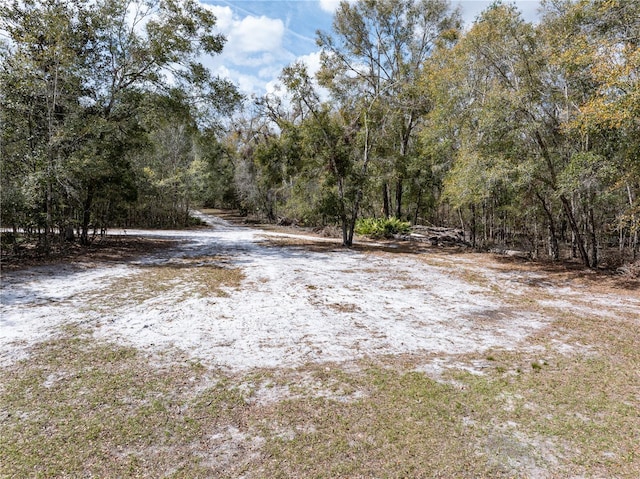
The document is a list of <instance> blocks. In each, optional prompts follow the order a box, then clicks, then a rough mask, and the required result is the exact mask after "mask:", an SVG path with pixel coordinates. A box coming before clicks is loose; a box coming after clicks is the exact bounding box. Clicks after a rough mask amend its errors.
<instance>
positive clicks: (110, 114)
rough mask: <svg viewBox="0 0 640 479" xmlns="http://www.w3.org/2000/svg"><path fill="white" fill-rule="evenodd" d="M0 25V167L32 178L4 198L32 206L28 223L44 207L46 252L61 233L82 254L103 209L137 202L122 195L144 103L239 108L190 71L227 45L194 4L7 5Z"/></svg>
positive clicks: (223, 90) (224, 88)
mask: <svg viewBox="0 0 640 479" xmlns="http://www.w3.org/2000/svg"><path fill="white" fill-rule="evenodd" d="M0 19H1V20H0V21H1V23H0V30H2V31H4V32H6V34H7V36H8V37H9V38H10V43H9V45H8V46H7V47H6V48H5V49H3V50H2V60H3V61H2V65H3V69H2V72H1V73H0V82H1V84H0V85H1V86H2V92H3V95H2V113H3V124H2V126H3V137H4V139H5V141H4V142H3V146H2V148H3V151H2V154H3V161H6V163H7V164H8V165H11V166H9V167H8V168H11V169H20V168H23V169H24V168H25V167H27V168H28V169H29V177H30V179H29V180H28V184H27V183H22V184H20V182H15V183H14V184H13V185H12V186H13V188H11V190H12V191H17V190H20V191H23V192H25V193H24V195H23V196H25V197H29V196H31V197H32V201H31V203H32V204H33V205H34V206H35V208H34V210H32V213H29V214H27V216H28V217H32V218H34V217H35V218H36V219H37V217H38V216H37V215H34V213H35V212H36V211H37V210H39V209H40V206H38V205H39V204H43V205H44V208H42V209H43V210H44V221H42V220H37V221H36V224H37V225H38V226H39V227H40V226H43V227H44V236H43V237H44V240H45V246H47V247H48V242H49V239H50V237H51V235H52V234H53V229H54V226H56V225H57V228H58V229H59V230H62V229H64V224H65V223H69V222H71V223H73V224H76V225H78V226H79V229H80V237H81V241H82V242H83V243H87V242H89V234H88V232H89V228H90V225H91V218H92V213H93V212H94V209H95V208H94V206H95V204H96V200H98V199H99V198H101V197H104V198H106V199H107V200H109V202H110V201H115V200H116V197H117V196H120V197H121V199H124V200H126V199H131V198H134V197H135V195H134V194H133V193H132V192H130V191H129V192H127V190H128V189H130V188H129V187H128V186H126V185H125V183H128V185H129V186H131V185H132V184H133V182H130V181H127V180H126V178H130V177H131V176H132V174H133V173H132V169H131V162H130V157H129V152H131V150H132V149H134V148H137V147H141V146H143V145H144V144H145V141H146V140H145V138H144V135H145V134H146V132H145V131H144V129H143V128H142V125H141V122H140V121H139V120H140V116H141V113H142V110H143V107H144V105H145V103H144V101H143V100H144V98H145V96H146V95H148V94H151V93H153V94H156V95H163V94H169V92H170V91H171V90H172V89H176V88H177V89H181V90H182V91H193V92H194V93H195V95H191V96H189V95H188V97H189V98H190V101H191V103H192V104H193V106H194V107H196V106H197V105H198V104H200V105H203V104H206V106H207V107H208V108H210V109H213V110H215V111H216V112H219V113H226V112H228V111H229V110H230V109H232V108H233V107H234V106H235V105H237V104H238V102H239V100H240V97H239V95H238V94H237V92H236V91H235V88H233V87H232V86H231V85H230V84H229V83H228V82H226V81H222V80H219V79H217V78H212V77H211V75H210V74H209V73H208V71H207V70H206V69H205V68H204V67H203V66H202V65H201V64H200V63H199V62H198V61H197V59H198V56H199V55H200V54H203V53H206V54H216V53H219V52H220V51H221V49H222V47H223V44H224V38H223V37H222V36H221V35H219V34H216V33H215V32H214V27H215V17H214V16H213V15H212V14H211V12H210V11H209V10H207V9H205V8H203V7H201V6H200V5H199V3H198V2H196V1H195V0H152V1H142V0H139V1H128V0H99V1H95V2H93V1H85V0H71V1H69V2H58V1H55V0H24V1H19V0H14V1H12V2H11V3H7V4H5V5H3V6H0ZM187 86H188V87H189V88H187ZM193 111H194V112H195V111H196V110H193ZM25 114H26V115H25ZM7 128H8V129H11V130H12V131H14V132H7V130H6V129H7ZM25 158H28V160H27V163H28V165H25V164H24V163H25ZM123 181H124V183H123ZM33 184H35V187H34V188H30V187H29V185H33ZM34 195H35V197H34ZM18 196H19V195H18ZM12 205H15V202H12V203H10V204H8V207H9V208H11V207H13V206H12ZM3 213H4V212H3ZM3 216H4V215H3ZM8 216H9V217H10V218H18V216H19V215H17V213H16V211H12V212H10V214H9V215H8Z"/></svg>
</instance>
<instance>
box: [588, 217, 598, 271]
mask: <svg viewBox="0 0 640 479" xmlns="http://www.w3.org/2000/svg"><path fill="white" fill-rule="evenodd" d="M589 222H590V223H591V231H590V232H589V233H590V234H591V267H593V268H597V267H598V262H599V261H598V260H599V258H598V236H597V233H596V220H595V215H594V213H593V206H590V207H589Z"/></svg>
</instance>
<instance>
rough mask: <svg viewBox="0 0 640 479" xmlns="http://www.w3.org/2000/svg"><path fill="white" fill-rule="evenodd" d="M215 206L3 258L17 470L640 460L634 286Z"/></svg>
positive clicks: (388, 472) (430, 472)
mask: <svg viewBox="0 0 640 479" xmlns="http://www.w3.org/2000/svg"><path fill="white" fill-rule="evenodd" d="M199 216H200V217H201V219H202V220H204V221H205V222H206V223H208V224H209V225H210V226H209V227H207V228H199V229H195V230H188V231H142V230H135V231H134V230H127V231H120V232H113V233H115V234H118V235H120V237H122V238H125V239H126V238H141V239H144V241H149V242H152V243H153V244H154V245H156V246H157V247H156V248H155V249H154V250H152V251H150V252H147V253H145V254H142V255H137V256H134V257H127V258H124V259H120V260H118V259H109V258H104V257H99V258H90V257H85V258H83V259H82V260H77V261H74V262H73V263H69V264H52V265H41V266H33V267H29V268H24V269H19V270H15V271H8V272H5V273H3V277H2V304H1V305H0V308H1V309H0V313H1V316H0V477H68V476H73V477H77V476H87V477H92V476H98V477H122V476H136V477H245V478H250V477H251V478H257V477H327V478H332V477H531V478H547V477H548V478H556V477H629V478H632V477H634V478H635V477H640V347H639V346H638V345H639V344H640V313H639V311H640V294H639V291H638V287H637V284H634V283H624V282H622V281H621V279H620V278H617V277H614V276H607V275H604V274H602V273H595V272H588V271H584V270H580V269H571V268H569V267H562V266H553V267H552V266H545V265H539V264H538V265H535V264H530V263H526V262H522V261H518V260H514V259H505V258H500V257H496V256H492V255H484V254H473V253H466V252H462V251H457V250H454V249H447V248H431V247H416V248H412V247H407V246H406V245H405V246H399V245H397V244H394V243H384V244H382V243H373V242H364V243H360V244H358V245H357V247H355V248H354V249H350V250H347V249H343V248H341V247H340V246H339V244H338V243H337V241H336V240H334V239H330V238H320V237H317V236H313V235H309V234H293V233H291V232H286V231H268V230H265V229H256V228H249V227H246V226H237V225H234V224H232V223H229V222H227V221H225V220H223V219H222V218H220V217H219V216H214V215H213V214H206V213H200V214H199ZM123 241H124V239H123Z"/></svg>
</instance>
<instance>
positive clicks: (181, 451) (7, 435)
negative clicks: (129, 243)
mask: <svg viewBox="0 0 640 479" xmlns="http://www.w3.org/2000/svg"><path fill="white" fill-rule="evenodd" d="M200 373H201V371H200V370H199V368H198V367H197V364H190V363H185V364H182V365H180V364H178V365H173V366H171V367H169V368H163V369H156V368H154V367H152V366H150V365H149V364H147V361H146V358H145V357H144V356H143V355H142V354H141V353H139V352H138V351H136V350H134V349H131V348H125V347H121V346H115V345H113V344H107V343H96V342H94V341H93V340H91V339H89V338H86V337H81V336H76V337H64V338H61V339H57V340H53V341H48V342H46V343H42V344H40V345H38V346H37V347H36V348H34V350H33V351H32V355H31V357H30V358H29V359H28V360H24V361H21V362H20V363H17V364H15V365H14V366H12V367H10V368H7V369H4V370H2V371H0V384H2V385H3V386H2V388H1V389H0V424H1V426H2V427H1V428H0V436H1V437H0V457H2V461H0V477H69V476H72V477H81V476H82V477H140V476H144V477H160V476H163V477H164V476H168V477H196V476H198V475H201V474H202V471H203V470H207V471H209V473H211V472H215V471H216V470H217V468H216V467H212V466H211V465H210V464H205V462H206V461H204V459H203V458H204V457H205V454H206V452H207V451H206V447H207V446H211V444H207V443H206V439H207V437H208V435H209V434H211V432H212V431H214V430H215V428H216V426H217V425H219V424H221V423H224V424H225V427H227V425H233V424H236V423H238V421H239V419H238V413H241V412H242V410H243V406H244V405H245V404H246V403H245V401H244V397H243V396H242V394H241V393H240V392H239V391H238V390H236V389H234V388H233V387H231V386H230V385H229V384H228V381H227V380H226V378H224V377H222V376H221V377H219V378H217V379H218V381H217V383H216V385H215V386H213V387H209V388H207V389H205V390H204V391H202V392H197V391H198V388H197V386H199V385H200V384H201V382H200V380H201V376H200ZM222 466H224V464H221V465H220V467H222Z"/></svg>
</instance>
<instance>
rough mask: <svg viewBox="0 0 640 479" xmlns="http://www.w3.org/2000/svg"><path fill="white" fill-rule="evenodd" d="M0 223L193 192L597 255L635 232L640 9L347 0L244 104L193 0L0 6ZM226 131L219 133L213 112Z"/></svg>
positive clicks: (158, 221) (77, 216)
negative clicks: (220, 72) (272, 85)
mask: <svg viewBox="0 0 640 479" xmlns="http://www.w3.org/2000/svg"><path fill="white" fill-rule="evenodd" d="M0 18H1V19H2V25H1V27H0V30H2V31H3V32H6V35H7V38H8V40H6V41H5V43H4V46H3V50H2V52H1V53H0V54H1V55H2V67H1V71H0V86H1V87H2V90H1V91H0V101H1V102H2V111H1V112H0V115H2V143H1V152H2V224H3V226H4V227H12V228H14V229H15V231H31V232H33V233H34V234H37V235H38V237H39V238H41V244H42V245H43V247H44V248H46V247H48V245H49V244H50V243H51V242H52V241H54V240H55V239H60V240H61V238H63V237H64V236H67V237H71V236H74V235H73V233H74V232H75V233H79V237H80V238H81V240H82V241H83V242H88V241H90V237H89V236H90V231H96V230H99V229H101V228H103V227H107V226H110V225H113V224H145V225H152V226H172V225H178V224H184V223H185V222H188V212H189V209H190V208H191V207H192V206H193V205H194V204H198V205H201V204H206V205H208V206H217V207H234V208H239V209H241V210H242V211H244V212H245V213H247V214H254V215H259V216H261V217H262V218H264V219H267V220H271V221H276V220H278V219H281V218H287V219H289V220H292V221H296V222H298V223H300V224H307V225H321V224H337V225H340V226H341V228H342V239H343V243H344V244H345V245H351V244H352V242H353V235H354V228H355V223H356V220H357V219H358V218H362V217H371V218H392V217H394V218H398V219H401V220H407V221H410V222H411V223H414V224H433V225H438V226H454V227H459V228H463V229H464V230H465V232H466V234H467V239H468V241H469V242H470V243H472V244H473V245H474V246H476V247H479V248H485V247H492V246H494V245H507V246H509V247H517V248H521V249H526V250H528V251H530V252H532V253H533V254H534V255H535V256H536V257H539V258H543V257H546V258H550V259H554V260H558V259H564V258H569V257H575V258H578V259H579V260H580V261H582V263H583V264H584V265H586V266H589V267H597V266H599V265H602V264H603V261H604V262H606V263H607V264H608V265H609V266H611V265H613V264H614V263H616V262H620V261H622V260H625V259H631V258H634V259H635V257H636V254H637V252H638V250H639V248H640V245H639V238H638V233H639V230H640V199H639V198H638V194H639V193H640V120H639V118H640V87H639V85H638V81H639V76H640V74H639V73H638V72H639V71H640V44H639V42H640V4H639V3H638V2H636V1H634V0H553V1H551V0H549V1H545V2H543V4H542V13H541V15H540V17H539V21H537V22H536V23H531V22H527V21H525V20H524V19H523V18H522V16H521V15H520V13H519V11H518V10H517V8H516V7H514V6H512V5H509V4H503V3H500V2H496V3H494V4H493V5H492V6H491V7H489V8H487V9H486V10H485V11H484V12H483V13H482V14H481V15H480V16H479V17H478V18H477V19H476V20H475V21H474V23H473V24H472V25H470V26H468V27H465V26H464V25H462V22H461V17H460V14H459V12H458V11H456V10H454V9H452V8H451V5H450V4H449V2H447V1H445V0H378V1H375V0H360V1H358V2H356V3H346V2H343V3H342V4H341V5H340V7H339V9H338V10H337V12H336V14H335V17H334V21H333V27H332V30H331V31H330V32H318V34H317V43H318V46H319V47H320V48H321V51H322V56H321V68H320V70H319V71H318V72H317V74H315V75H314V76H311V74H310V73H309V71H308V70H307V68H306V66H305V65H304V64H302V63H295V64H293V65H290V66H289V67H287V68H286V69H284V70H283V72H282V75H281V82H282V88H283V90H282V92H280V94H279V95H267V96H264V97H262V98H259V99H255V100H254V101H252V102H245V104H244V109H243V110H242V112H241V113H240V114H235V115H234V116H233V121H228V122H224V124H223V122H221V119H222V118H223V117H224V116H227V115H230V114H231V113H233V112H234V110H235V109H236V107H237V106H238V105H239V103H240V101H241V98H240V96H239V95H238V93H237V91H236V89H235V87H233V86H232V85H229V84H228V83H226V82H224V81H221V80H220V79H217V78H212V77H211V76H210V75H209V73H208V72H207V70H206V69H205V68H203V67H202V66H201V65H200V64H199V63H198V62H197V58H198V54H199V53H200V52H203V51H204V52H209V53H218V52H220V51H221V49H222V47H223V44H224V38H222V37H221V36H220V35H216V34H215V33H213V32H214V28H215V18H213V17H212V16H211V14H210V13H209V12H208V11H207V10H206V9H203V8H201V7H200V6H199V4H198V3H196V2H195V1H178V0H171V1H164V0H163V1H160V0H158V1H157V2H151V3H150V2H142V1H141V2H139V3H138V2H133V3H132V2H128V1H124V0H98V1H91V2H85V1H83V0H74V1H69V2H56V1H53V0H28V1H27V0H23V1H19V2H13V3H12V4H10V5H8V6H3V7H0ZM223 127H224V128H223Z"/></svg>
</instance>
